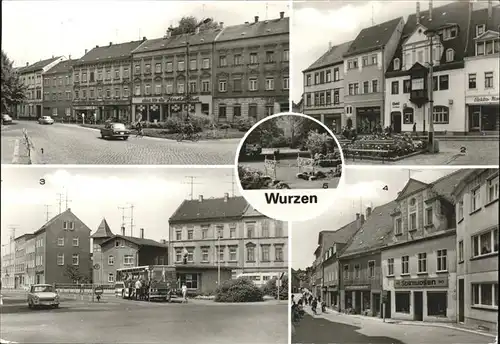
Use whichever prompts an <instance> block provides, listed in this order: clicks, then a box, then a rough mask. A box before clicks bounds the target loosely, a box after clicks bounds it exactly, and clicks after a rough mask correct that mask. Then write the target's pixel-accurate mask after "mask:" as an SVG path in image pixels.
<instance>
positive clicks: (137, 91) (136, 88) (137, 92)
mask: <svg viewBox="0 0 500 344" xmlns="http://www.w3.org/2000/svg"><path fill="white" fill-rule="evenodd" d="M134 95H136V96H140V95H141V85H135V86H134Z"/></svg>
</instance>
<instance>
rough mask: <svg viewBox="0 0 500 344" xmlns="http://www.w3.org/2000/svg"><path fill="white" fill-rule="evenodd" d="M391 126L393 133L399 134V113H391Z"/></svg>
mask: <svg viewBox="0 0 500 344" xmlns="http://www.w3.org/2000/svg"><path fill="white" fill-rule="evenodd" d="M391 125H392V130H393V132H395V133H400V132H401V112H399V111H394V112H392V113H391Z"/></svg>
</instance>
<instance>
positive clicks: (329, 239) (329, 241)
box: [318, 220, 359, 248]
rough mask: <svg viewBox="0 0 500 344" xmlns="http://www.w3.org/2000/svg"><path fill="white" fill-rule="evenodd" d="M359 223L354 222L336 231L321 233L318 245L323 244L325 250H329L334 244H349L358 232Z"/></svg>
mask: <svg viewBox="0 0 500 344" xmlns="http://www.w3.org/2000/svg"><path fill="white" fill-rule="evenodd" d="M358 229H359V228H358V221H357V220H354V221H352V222H350V223H348V224H346V225H344V226H342V227H340V228H339V229H337V230H335V231H321V232H319V237H318V244H321V242H320V241H321V240H323V242H322V246H323V247H324V248H329V247H331V246H333V244H336V243H338V244H345V243H347V242H349V240H350V239H351V238H352V236H353V235H354V234H355V233H356V231H357V230H358Z"/></svg>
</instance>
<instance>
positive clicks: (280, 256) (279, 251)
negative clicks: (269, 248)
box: [274, 246, 284, 262]
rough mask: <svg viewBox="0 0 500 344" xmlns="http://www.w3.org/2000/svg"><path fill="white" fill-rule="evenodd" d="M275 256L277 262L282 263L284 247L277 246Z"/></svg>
mask: <svg viewBox="0 0 500 344" xmlns="http://www.w3.org/2000/svg"><path fill="white" fill-rule="evenodd" d="M274 254H275V259H274V260H275V261H276V262H282V261H283V260H284V259H283V247H282V246H276V247H275V248H274Z"/></svg>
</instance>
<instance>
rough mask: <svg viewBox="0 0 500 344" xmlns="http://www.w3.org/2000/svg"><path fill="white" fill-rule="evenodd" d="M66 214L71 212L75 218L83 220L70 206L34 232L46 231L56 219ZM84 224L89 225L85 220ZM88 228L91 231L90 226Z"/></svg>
mask: <svg viewBox="0 0 500 344" xmlns="http://www.w3.org/2000/svg"><path fill="white" fill-rule="evenodd" d="M66 214H71V215H73V217H75V218H76V219H78V220H79V221H80V222H82V220H80V219H79V218H78V217H76V215H75V214H73V212H71V209H70V208H68V209H66V210H65V211H63V212H62V213H60V214H58V215H56V216H54V217H53V218H51V219H50V220H49V221H47V222H46V223H45V224H44V225H43V226H42V227H40V229H38V230H37V231H35V232H34V233H33V235H35V234H39V233H41V232H43V231H44V230H46V229H47V228H48V227H50V226H51V225H52V224H53V223H54V222H55V221H56V220H58V219H59V218H60V217H63V216H64V215H66ZM82 224H83V225H84V226H85V227H87V226H86V225H85V223H83V222H82ZM87 229H88V230H89V232H90V228H88V227H87Z"/></svg>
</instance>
